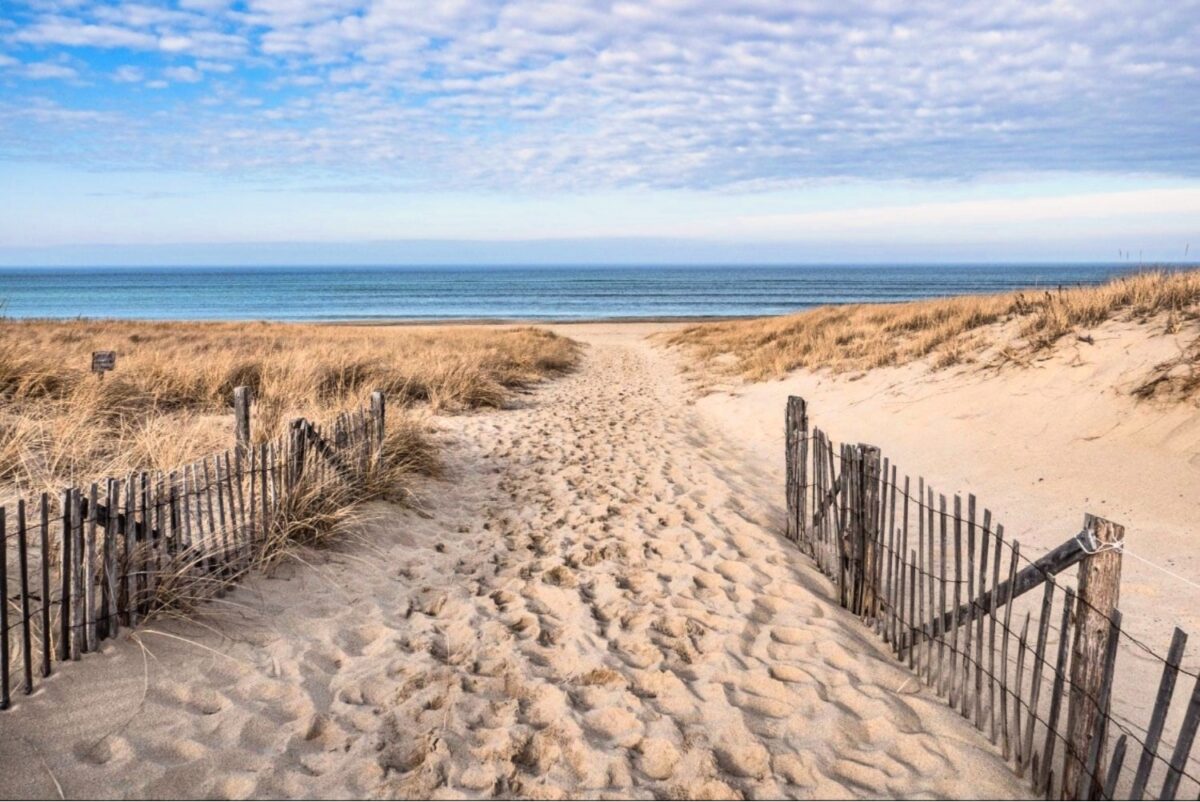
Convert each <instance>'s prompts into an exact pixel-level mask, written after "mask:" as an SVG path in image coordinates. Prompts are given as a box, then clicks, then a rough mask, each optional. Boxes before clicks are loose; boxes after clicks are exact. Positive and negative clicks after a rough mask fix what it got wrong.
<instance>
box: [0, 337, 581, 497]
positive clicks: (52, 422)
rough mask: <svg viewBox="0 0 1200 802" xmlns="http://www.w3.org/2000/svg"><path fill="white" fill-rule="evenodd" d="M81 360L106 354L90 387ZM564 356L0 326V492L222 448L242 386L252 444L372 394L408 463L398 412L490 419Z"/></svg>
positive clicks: (569, 358) (355, 340)
mask: <svg viewBox="0 0 1200 802" xmlns="http://www.w3.org/2000/svg"><path fill="white" fill-rule="evenodd" d="M93 350H115V351H117V369H116V370H115V371H113V372H112V373H110V374H108V375H107V376H106V377H105V378H104V379H103V380H99V379H97V377H96V376H95V375H93V374H91V373H90V372H89V367H90V355H91V352H92V351H93ZM576 353H577V347H576V345H575V344H574V343H573V342H571V341H570V340H567V339H565V338H562V337H558V336H555V335H553V334H550V333H549V332H545V331H542V330H538V329H533V328H514V329H506V330H497V329H482V328H465V327H464V328H460V327H443V328H436V329H413V328H407V327H349V326H323V325H291V324H271V323H138V322H123V321H67V322H48V321H0V489H2V490H4V491H6V492H4V493H3V495H5V496H7V495H12V494H15V493H17V492H21V493H37V492H40V491H43V490H47V491H55V490H57V489H59V488H61V487H63V486H65V485H67V484H71V483H73V482H81V481H86V480H92V479H99V478H102V477H105V476H110V475H121V474H124V473H126V472H127V471H130V470H156V469H171V468H174V467H176V466H178V465H182V464H184V463H185V462H189V461H191V460H194V459H197V458H199V457H201V456H204V455H206V454H208V453H211V452H214V451H217V450H222V449H225V448H228V447H229V445H230V438H231V432H232V412H231V403H232V400H231V399H232V391H233V388H234V387H236V386H238V385H242V384H245V385H249V386H251V387H252V388H253V389H254V395H255V399H256V403H255V409H254V421H253V431H254V437H255V440H257V441H261V440H264V439H267V438H270V437H274V436H276V435H278V434H279V433H280V432H281V431H282V427H283V425H284V423H285V422H286V421H287V420H289V419H290V418H292V417H297V416H305V417H308V418H310V419H313V420H325V419H327V418H328V417H329V416H330V415H331V414H332V413H334V412H336V411H338V410H342V409H346V408H355V407H357V406H358V405H360V404H363V403H365V400H366V397H367V395H368V394H369V393H370V391H372V390H375V389H379V390H383V391H384V392H385V393H386V394H387V396H388V404H389V419H390V424H391V425H390V426H389V429H392V428H394V429H395V430H396V431H397V432H398V433H403V434H398V435H397V436H403V437H404V438H407V443H408V448H409V449H410V450H411V451H412V453H413V454H417V453H418V452H420V451H421V449H422V448H424V445H423V436H422V435H421V433H420V431H419V427H416V426H415V425H413V424H412V422H411V419H410V418H409V417H408V415H409V413H408V412H407V411H406V410H411V409H413V408H416V407H420V408H424V409H432V410H435V411H455V410H465V409H471V408H476V407H498V406H501V405H503V404H504V403H505V402H506V401H507V400H508V399H509V398H510V397H511V395H512V393H513V391H514V390H517V389H519V388H521V387H524V386H526V385H529V384H531V383H533V382H536V381H539V380H541V379H543V378H545V377H547V376H550V375H552V374H555V373H558V372H561V371H564V370H567V369H569V368H570V367H571V366H572V365H573V364H574V363H575V360H576Z"/></svg>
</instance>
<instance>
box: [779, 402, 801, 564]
mask: <svg viewBox="0 0 1200 802" xmlns="http://www.w3.org/2000/svg"><path fill="white" fill-rule="evenodd" d="M803 408H804V399H802V398H800V397H799V396H794V395H790V396H788V400H787V410H786V412H785V413H784V422H783V443H784V445H783V450H784V473H785V478H784V482H785V484H786V485H787V487H786V488H785V489H784V498H785V499H787V521H786V526H785V536H786V537H787V539H788V540H792V541H795V542H797V543H799V542H800V530H799V526H798V523H799V519H800V516H799V505H800V501H799V496H800V491H799V487H800V478H799V466H797V464H796V458H797V456H798V455H799V449H797V448H796V443H797V440H798V439H799V431H800V416H801V415H802V414H803V412H802V410H803Z"/></svg>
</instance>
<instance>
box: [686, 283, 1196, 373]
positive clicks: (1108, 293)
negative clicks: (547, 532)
mask: <svg viewBox="0 0 1200 802" xmlns="http://www.w3.org/2000/svg"><path fill="white" fill-rule="evenodd" d="M1119 316H1126V317H1130V318H1134V319H1148V318H1151V317H1159V316H1161V317H1163V318H1164V321H1165V327H1166V329H1167V330H1168V331H1174V330H1175V329H1176V327H1178V326H1180V325H1182V324H1183V323H1184V322H1187V321H1192V320H1195V319H1196V318H1197V317H1200V270H1190V271H1183V272H1168V271H1165V270H1150V271H1145V272H1141V273H1138V274H1135V275H1131V276H1125V277H1121V278H1117V279H1113V280H1112V281H1109V282H1107V283H1105V284H1101V285H1098V286H1093V287H1072V288H1065V289H1058V290H1052V291H1046V290H1026V291H1022V292H1013V293H1004V294H999V295H964V296H958V297H953V298H938V299H931V300H927V301H913V302H908V303H896V304H849V305H845V306H822V307H818V308H816V309H812V310H809V311H806V312H800V313H798V314H794V315H786V316H783V317H773V318H759V319H754V320H736V321H726V322H721V323H702V324H698V325H694V326H689V327H687V328H685V329H683V330H681V331H679V332H677V333H675V334H673V335H671V336H670V337H669V338H668V339H667V342H668V343H670V344H671V345H674V346H678V347H680V348H682V349H684V350H685V351H686V352H687V353H689V354H690V355H691V356H692V357H693V358H695V359H696V360H697V361H698V362H699V363H701V364H702V365H703V366H705V367H707V368H710V369H713V370H715V371H717V372H719V373H724V374H726V375H733V376H740V377H742V378H744V379H747V380H750V381H761V380H765V379H772V378H778V377H780V376H783V375H785V374H786V373H788V372H790V371H793V370H797V369H799V368H808V369H811V370H816V369H820V368H827V369H829V370H831V371H834V372H843V371H851V370H869V369H872V368H877V367H885V366H891V365H902V364H906V363H908V362H912V361H914V360H918V359H922V358H929V359H930V362H931V364H932V365H933V366H934V367H935V368H941V367H947V366H949V365H953V364H956V363H958V362H961V361H964V360H966V359H969V358H970V357H971V356H972V355H973V354H978V353H980V352H982V351H984V350H986V349H988V348H990V347H994V346H999V347H1001V348H1002V349H1005V350H1006V353H1008V355H1009V356H1010V357H1019V356H1020V355H1021V354H1022V353H1025V354H1028V353H1031V352H1035V351H1038V350H1041V349H1045V348H1048V347H1050V346H1052V345H1053V344H1054V343H1056V342H1058V341H1059V340H1060V339H1062V338H1063V337H1065V336H1066V335H1068V334H1070V333H1072V332H1075V331H1077V330H1079V329H1080V328H1081V327H1091V326H1095V325H1098V324H1100V323H1102V322H1104V321H1105V320H1109V319H1112V318H1116V317H1119ZM1006 323H1011V324H1013V326H1015V337H1016V339H1015V341H1012V342H1010V341H1008V340H1010V339H1011V338H1012V337H1013V335H1014V331H1013V329H1010V328H1008V327H1006V326H1000V325H997V324H1006Z"/></svg>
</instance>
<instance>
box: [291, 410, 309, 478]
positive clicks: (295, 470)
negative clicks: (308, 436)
mask: <svg viewBox="0 0 1200 802" xmlns="http://www.w3.org/2000/svg"><path fill="white" fill-rule="evenodd" d="M304 426H305V420H304V418H294V419H293V420H292V422H291V425H290V426H289V428H288V431H289V433H290V438H289V441H288V446H289V448H288V451H289V452H290V453H289V454H288V458H289V459H288V480H289V489H292V490H294V489H295V487H296V485H298V484H299V483H300V477H301V476H302V475H303V474H304Z"/></svg>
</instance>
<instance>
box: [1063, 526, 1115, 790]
mask: <svg viewBox="0 0 1200 802" xmlns="http://www.w3.org/2000/svg"><path fill="white" fill-rule="evenodd" d="M1083 528H1084V531H1085V532H1087V533H1089V534H1090V535H1091V537H1092V539H1093V542H1094V543H1095V544H1096V546H1095V551H1093V552H1092V553H1090V554H1089V556H1088V557H1086V558H1085V559H1084V560H1083V561H1082V562H1081V563H1080V564H1079V601H1078V603H1077V605H1076V608H1075V610H1076V612H1075V616H1076V624H1075V642H1074V645H1073V646H1072V648H1071V696H1070V703H1069V705H1068V707H1067V738H1066V748H1067V759H1066V760H1065V765H1064V766H1063V778H1062V783H1063V784H1062V788H1063V795H1064V797H1065V798H1067V799H1079V798H1081V796H1080V795H1081V794H1091V793H1092V789H1091V786H1092V785H1094V784H1095V778H1094V777H1084V776H1083V772H1082V769H1083V766H1084V765H1085V761H1086V759H1087V753H1088V746H1089V744H1090V742H1091V740H1092V736H1093V735H1094V734H1095V733H1094V732H1093V731H1094V730H1095V728H1096V714H1097V712H1099V710H1101V709H1103V708H1104V706H1105V705H1106V703H1107V700H1105V699H1101V698H1100V696H1101V693H1102V692H1103V690H1104V689H1105V687H1111V685H1108V686H1106V683H1105V671H1106V667H1107V663H1106V661H1105V654H1106V653H1107V651H1108V641H1109V639H1110V638H1115V637H1119V636H1120V633H1119V630H1117V629H1113V628H1112V626H1111V621H1112V619H1113V612H1114V611H1115V610H1116V609H1117V603H1118V601H1119V600H1120V595H1121V555H1122V549H1121V546H1122V544H1123V543H1124V541H1125V527H1123V526H1121V525H1120V524H1115V523H1113V522H1112V521H1108V520H1105V519H1104V518H1098V517H1096V516H1094V515H1086V516H1084V520H1083ZM1101 738H1103V734H1101ZM1099 746H1100V747H1103V744H1102V743H1101V744H1099ZM1100 753H1101V754H1103V749H1102V748H1101V749H1100ZM1096 773H1097V774H1098V775H1103V774H1104V768H1103V766H1098V767H1097V772H1096ZM1082 783H1087V784H1088V786H1089V787H1088V788H1081V784H1082Z"/></svg>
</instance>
